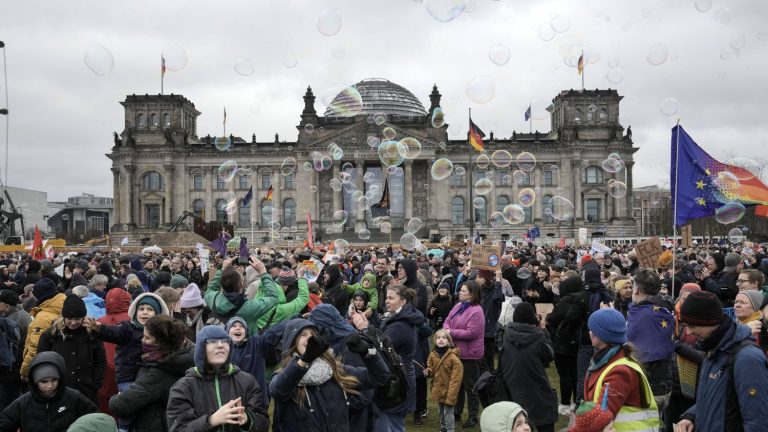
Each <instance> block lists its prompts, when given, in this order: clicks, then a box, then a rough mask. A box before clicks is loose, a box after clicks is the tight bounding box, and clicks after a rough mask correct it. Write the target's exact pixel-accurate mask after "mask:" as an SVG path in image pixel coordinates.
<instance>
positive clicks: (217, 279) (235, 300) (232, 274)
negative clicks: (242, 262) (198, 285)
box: [204, 256, 279, 332]
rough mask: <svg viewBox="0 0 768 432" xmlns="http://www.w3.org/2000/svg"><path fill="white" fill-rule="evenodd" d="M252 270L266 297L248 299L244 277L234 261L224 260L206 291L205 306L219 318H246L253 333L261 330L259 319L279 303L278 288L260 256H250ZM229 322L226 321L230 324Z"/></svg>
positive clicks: (263, 295)
mask: <svg viewBox="0 0 768 432" xmlns="http://www.w3.org/2000/svg"><path fill="white" fill-rule="evenodd" d="M250 262H251V264H250V265H251V267H252V268H253V269H254V270H255V271H256V275H257V277H259V278H260V281H261V286H260V288H259V291H260V292H262V293H263V294H262V295H260V296H258V297H256V298H253V299H250V300H249V299H248V297H246V296H245V294H243V288H244V283H243V277H242V276H241V275H240V274H239V273H238V272H237V271H236V270H235V269H234V268H233V267H232V259H226V260H224V261H223V263H222V266H221V270H218V271H217V272H216V273H215V276H214V277H213V279H212V280H211V281H210V282H209V283H208V288H207V289H206V290H205V296H204V298H205V304H207V305H208V307H209V308H210V309H211V311H212V312H213V313H215V314H216V315H217V316H220V317H224V318H226V319H228V318H231V317H232V316H234V315H237V316H240V317H243V318H244V319H245V320H246V321H247V322H248V329H249V330H250V331H251V332H256V331H257V330H258V328H259V327H258V320H259V318H261V317H262V316H263V315H265V314H266V313H268V312H269V311H270V309H272V308H273V307H274V306H275V305H277V302H278V297H277V296H278V289H279V288H278V287H277V285H276V284H275V281H274V280H272V277H270V276H269V274H268V273H267V269H266V267H265V266H264V263H262V262H261V261H259V260H258V259H257V258H256V257H253V256H251V257H250ZM226 319H225V320H224V321H225V322H226Z"/></svg>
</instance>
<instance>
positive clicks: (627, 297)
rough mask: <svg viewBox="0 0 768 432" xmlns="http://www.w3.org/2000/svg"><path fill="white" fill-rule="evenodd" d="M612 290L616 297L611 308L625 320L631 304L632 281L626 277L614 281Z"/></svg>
mask: <svg viewBox="0 0 768 432" xmlns="http://www.w3.org/2000/svg"><path fill="white" fill-rule="evenodd" d="M613 290H614V292H615V296H616V299H615V300H614V301H613V307H614V308H615V309H616V310H617V311H619V312H621V314H622V315H624V317H625V318H626V317H627V312H629V305H630V304H631V303H632V281H631V280H630V279H629V278H628V277H622V278H620V279H616V281H615V282H614V283H613Z"/></svg>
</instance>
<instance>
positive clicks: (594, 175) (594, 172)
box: [582, 166, 603, 184]
mask: <svg viewBox="0 0 768 432" xmlns="http://www.w3.org/2000/svg"><path fill="white" fill-rule="evenodd" d="M582 181H583V182H584V183H589V184H597V183H602V182H603V170H602V169H601V168H600V167H597V166H589V167H587V168H586V169H585V170H584V174H583V175H582Z"/></svg>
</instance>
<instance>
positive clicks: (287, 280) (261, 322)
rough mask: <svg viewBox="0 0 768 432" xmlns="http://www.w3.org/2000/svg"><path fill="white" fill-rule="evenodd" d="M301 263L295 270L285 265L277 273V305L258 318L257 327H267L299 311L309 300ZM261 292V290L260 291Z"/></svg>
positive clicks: (307, 286)
mask: <svg viewBox="0 0 768 432" xmlns="http://www.w3.org/2000/svg"><path fill="white" fill-rule="evenodd" d="M304 273H305V268H304V266H303V265H301V266H299V267H298V268H297V269H296V272H294V271H293V270H291V269H289V268H288V267H285V268H284V269H283V270H281V271H280V273H278V275H277V279H276V280H275V282H277V284H278V285H279V287H280V289H279V290H277V299H278V300H277V305H276V306H274V307H273V308H272V310H270V311H269V312H267V313H266V314H264V315H262V316H261V318H259V319H258V321H257V325H258V326H259V329H265V328H269V327H270V326H273V325H275V324H277V323H280V322H283V321H285V320H287V319H288V318H290V317H292V316H294V315H296V314H297V313H299V312H301V311H302V310H303V309H304V308H305V307H307V303H308V302H309V285H308V284H307V279H306V278H305V277H304ZM260 292H262V291H260Z"/></svg>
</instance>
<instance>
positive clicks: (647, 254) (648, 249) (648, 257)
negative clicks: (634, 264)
mask: <svg viewBox="0 0 768 432" xmlns="http://www.w3.org/2000/svg"><path fill="white" fill-rule="evenodd" d="M635 253H636V254H637V261H638V262H639V263H640V267H643V268H649V269H655V268H656V263H657V262H658V260H659V257H660V256H661V241H659V238H658V237H651V238H649V239H648V240H645V241H643V242H640V243H638V244H636V245H635Z"/></svg>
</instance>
